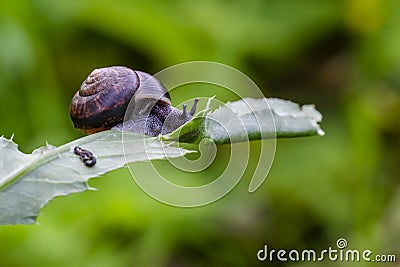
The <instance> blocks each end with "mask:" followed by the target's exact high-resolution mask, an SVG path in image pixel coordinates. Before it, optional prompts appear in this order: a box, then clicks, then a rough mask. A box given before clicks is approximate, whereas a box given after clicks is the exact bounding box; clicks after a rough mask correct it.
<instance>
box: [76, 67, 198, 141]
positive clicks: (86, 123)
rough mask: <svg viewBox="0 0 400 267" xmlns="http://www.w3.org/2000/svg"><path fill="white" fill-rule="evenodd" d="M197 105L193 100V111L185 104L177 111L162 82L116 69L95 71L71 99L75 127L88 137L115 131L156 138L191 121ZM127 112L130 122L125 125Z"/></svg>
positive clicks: (140, 73)
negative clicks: (88, 135) (125, 131)
mask: <svg viewBox="0 0 400 267" xmlns="http://www.w3.org/2000/svg"><path fill="white" fill-rule="evenodd" d="M131 100H133V102H132V104H130V102H131ZM198 101H199V99H198V98H196V99H195V100H194V104H193V107H192V109H191V110H190V111H187V106H186V104H184V105H183V106H182V110H179V109H176V108H174V107H172V105H171V97H170V95H169V93H168V91H167V89H166V88H165V87H164V86H163V85H162V84H161V82H160V81H159V80H157V79H156V78H154V77H153V76H151V75H150V74H148V73H145V72H141V71H134V70H131V69H130V68H127V67H122V66H113V67H107V68H100V69H95V70H93V71H92V73H91V74H90V75H89V76H88V77H87V78H86V80H85V81H84V82H83V83H82V85H81V87H80V89H79V91H78V92H76V93H75V95H74V97H73V98H72V101H71V106H70V116H71V119H72V122H73V123H74V127H75V128H77V129H78V130H80V131H82V132H84V133H87V134H92V133H96V132H100V131H105V130H109V129H111V128H113V129H119V130H122V129H123V130H128V131H132V132H135V133H139V134H146V135H149V136H157V135H159V134H167V133H170V132H172V131H174V130H175V129H177V128H178V127H180V126H181V125H183V124H185V123H186V122H188V121H190V120H191V119H192V117H193V115H194V113H195V112H196V106H197V103H198ZM127 109H129V110H128V111H127ZM126 112H128V113H127V114H128V115H129V118H128V119H127V120H126V119H125V121H124V116H125V114H126ZM125 118H127V117H125Z"/></svg>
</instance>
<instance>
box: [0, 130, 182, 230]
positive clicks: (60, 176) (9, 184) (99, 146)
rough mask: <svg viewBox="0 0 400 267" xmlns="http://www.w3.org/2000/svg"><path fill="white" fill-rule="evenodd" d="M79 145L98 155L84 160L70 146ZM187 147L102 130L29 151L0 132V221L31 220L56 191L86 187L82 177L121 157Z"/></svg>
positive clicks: (143, 157)
mask: <svg viewBox="0 0 400 267" xmlns="http://www.w3.org/2000/svg"><path fill="white" fill-rule="evenodd" d="M75 146H80V147H82V148H84V149H87V150H89V151H91V152H92V153H93V154H94V155H95V156H96V158H97V163H96V164H95V165H94V166H93V167H87V166H85V165H84V164H83V163H82V162H81V160H80V158H79V156H77V155H75V154H74V152H73V148H74V147H75ZM188 152H190V151H188V150H185V149H180V148H176V147H172V146H170V145H167V144H165V143H162V142H161V141H160V140H159V139H158V138H151V137H144V136H141V135H136V134H132V133H123V134H122V133H121V132H118V131H105V132H101V133H97V134H93V135H90V136H86V137H83V138H80V139H78V140H75V141H73V142H71V143H68V144H65V145H63V146H60V147H58V148H56V147H54V146H51V145H48V144H47V145H46V146H44V147H41V148H39V149H36V150H35V151H34V152H33V153H32V154H24V153H22V152H20V151H19V150H18V147H17V144H15V143H14V142H13V141H12V140H8V139H6V138H4V137H0V224H30V223H34V222H35V221H36V218H37V216H38V213H39V210H40V209H41V208H42V207H43V206H44V205H46V203H47V202H48V201H50V200H51V199H53V198H54V197H56V196H64V195H69V194H71V193H76V192H82V191H85V190H88V189H90V188H89V187H88V184H87V181H88V180H89V179H90V178H92V177H98V176H100V175H102V174H104V173H106V172H108V171H111V170H115V169H118V168H120V167H122V166H124V165H125V164H126V162H137V161H147V160H152V159H163V158H166V157H169V158H173V157H179V156H182V155H184V154H186V153H188Z"/></svg>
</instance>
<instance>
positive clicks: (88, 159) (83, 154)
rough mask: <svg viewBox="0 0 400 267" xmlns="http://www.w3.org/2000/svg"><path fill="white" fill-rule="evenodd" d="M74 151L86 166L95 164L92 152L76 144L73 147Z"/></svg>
mask: <svg viewBox="0 0 400 267" xmlns="http://www.w3.org/2000/svg"><path fill="white" fill-rule="evenodd" d="M74 153H75V154H76V155H78V156H79V157H80V158H81V160H82V162H83V163H84V164H85V165H86V166H88V167H92V166H93V165H95V164H96V157H95V156H93V153H92V152H90V151H89V150H86V149H83V148H81V147H79V146H76V147H74Z"/></svg>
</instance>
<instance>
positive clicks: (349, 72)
mask: <svg viewBox="0 0 400 267" xmlns="http://www.w3.org/2000/svg"><path fill="white" fill-rule="evenodd" d="M399 14H400V1H397V0H349V1H320V0H305V1H289V0H280V1H267V0H265V1H262V0H251V1H244V0H243V1H222V0H221V1H211V0H203V1H183V0H181V1H178V0H174V1H160V0H158V1H154V0H153V1H128V0H115V1H105V0H97V1H93V0H89V1H78V0H69V1H45V0H31V1H29V0H12V1H11V0H2V1H1V3H0V125H1V132H0V134H1V135H4V136H6V137H10V136H11V135H12V134H14V135H15V136H14V140H15V141H16V142H17V143H18V144H19V147H20V149H21V150H22V151H23V152H26V153H30V152H31V151H32V149H34V148H36V147H38V146H41V145H43V144H44V143H45V142H46V141H48V142H49V143H51V144H53V145H57V146H58V145H61V144H64V143H66V142H69V141H71V140H73V139H75V138H78V137H80V136H82V135H81V134H80V133H79V132H78V131H77V130H75V129H74V128H73V126H72V123H71V122H70V119H69V103H70V100H71V98H72V95H73V94H74V92H75V91H76V90H77V89H78V88H79V86H80V83H81V82H82V81H83V80H84V79H85V77H86V76H87V75H88V74H89V73H90V72H91V70H93V69H94V68H97V67H103V66H110V65H126V66H129V67H131V68H133V69H137V70H143V71H146V72H149V73H156V72H157V71H160V70H162V69H163V68H165V67H168V66H171V65H174V64H178V63H182V62H185V61H193V60H210V61H217V62H221V63H224V64H228V65H230V66H233V67H235V68H237V69H239V70H241V71H243V72H244V73H246V74H247V75H248V76H249V77H250V78H252V79H253V80H254V81H255V82H256V83H257V85H258V86H259V87H260V88H261V89H262V90H263V92H264V94H265V95H266V96H273V97H279V98H283V99H290V100H293V101H296V102H299V103H301V104H306V103H314V104H316V106H317V108H318V109H319V110H320V111H321V112H322V113H323V115H324V118H323V123H322V126H323V129H324V130H325V131H326V136H324V137H317V138H302V139H290V140H288V139H287V140H279V141H278V143H277V151H276V157H275V161H274V164H273V166H272V169H271V172H270V174H269V176H268V178H267V180H266V181H265V182H264V184H263V185H262V187H261V188H260V189H259V190H258V191H256V192H255V193H253V194H249V193H248V192H247V187H248V183H249V181H250V176H249V173H251V170H249V172H248V173H247V175H246V176H245V177H244V179H242V181H241V182H240V183H239V185H238V186H237V187H236V188H235V189H234V190H233V191H232V192H230V193H229V194H228V195H227V196H225V197H224V198H223V199H222V200H220V201H217V202H216V203H214V204H211V205H208V206H205V207H201V208H192V209H182V208H175V207H170V206H167V205H164V204H162V203H159V202H157V201H155V200H154V199H152V198H150V197H149V196H147V195H146V194H145V193H144V192H142V191H141V190H140V189H139V188H138V186H137V185H136V184H135V183H134V181H133V179H132V178H131V177H130V176H129V173H128V170H127V169H122V170H118V171H114V172H112V173H109V174H107V175H104V176H103V177H102V178H101V179H95V180H92V181H91V182H90V185H91V186H92V187H96V188H98V189H99V190H98V191H88V192H84V193H81V194H74V195H71V196H68V197H60V198H57V199H56V200H54V201H52V202H51V203H50V204H49V205H48V206H46V207H45V208H44V209H43V210H42V211H41V216H40V217H39V220H38V222H39V223H38V225H31V226H3V227H0V266H1V267H8V266H10V267H11V266H12V267H19V266H21V267H22V266H96V267H101V266H256V265H267V263H266V262H264V263H259V262H258V261H257V258H256V253H257V251H258V250H259V249H261V248H262V247H263V246H264V244H267V245H268V247H269V248H271V249H272V248H273V249H280V248H284V249H287V250H290V249H305V248H314V249H316V250H322V249H326V248H328V247H329V246H331V247H333V248H335V247H336V245H335V244H336V240H337V239H338V238H346V239H347V241H348V243H349V248H351V249H360V250H363V249H370V250H372V251H373V252H374V254H396V255H397V260H398V261H399V260H400V255H399V251H400V227H399V225H400V208H399V206H400V181H399V173H400V172H399V171H400V167H399V162H400V153H399V151H400V20H399ZM199 92H200V91H199V90H196V91H194V92H193V94H191V95H186V96H183V97H188V98H189V97H190V98H191V97H195V96H198V95H196V94H199ZM201 96H207V95H201ZM172 97H174V96H172ZM183 97H182V98H183ZM217 98H218V99H222V100H226V98H228V97H226V96H224V95H217ZM183 100H184V99H179V97H177V98H175V99H174V100H173V101H174V102H176V103H179V102H180V101H183ZM251 146H252V147H254V148H257V146H258V142H252V144H251ZM228 152H229V151H228V149H226V148H224V147H222V148H220V152H219V153H221V155H222V156H223V155H224V153H228ZM253 156H254V155H253ZM255 158H256V157H255ZM208 175H209V174H208V173H207V172H205V173H204V177H205V179H206V180H207V176H208ZM189 177H190V176H189ZM181 178H182V177H181ZM353 265H354V264H352V263H341V262H324V263H313V262H305V263H290V262H286V263H285V262H281V263H279V262H276V261H275V262H274V263H273V266H353ZM364 265H365V263H362V264H361V265H360V266H364ZM380 266H396V264H389V263H387V264H382V265H380Z"/></svg>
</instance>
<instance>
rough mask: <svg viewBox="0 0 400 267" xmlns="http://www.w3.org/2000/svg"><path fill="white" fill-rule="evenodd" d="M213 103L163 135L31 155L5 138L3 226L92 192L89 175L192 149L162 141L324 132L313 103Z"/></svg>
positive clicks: (0, 185) (88, 142)
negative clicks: (88, 158) (85, 153)
mask: <svg viewBox="0 0 400 267" xmlns="http://www.w3.org/2000/svg"><path fill="white" fill-rule="evenodd" d="M212 101H213V98H210V99H209V101H208V103H207V105H206V107H205V109H203V110H202V111H200V112H199V113H197V115H196V116H195V117H194V118H193V119H192V120H191V121H190V122H188V123H186V124H185V125H183V126H181V127H180V128H179V129H177V130H176V131H174V132H172V133H171V134H169V135H166V136H160V138H154V137H146V136H143V135H137V134H133V133H130V132H120V131H115V130H110V131H105V132H100V133H97V134H93V135H90V136H86V137H83V138H80V139H77V140H75V141H73V142H70V143H68V144H65V145H63V146H60V147H57V148H56V147H54V146H51V145H49V144H47V145H46V146H44V147H41V148H39V149H36V150H35V151H34V152H33V153H32V154H24V153H22V152H20V151H19V150H18V147H17V144H15V143H14V142H13V141H12V140H8V139H6V138H4V137H0V225H1V224H29V223H34V222H35V221H36V218H37V216H38V213H39V211H40V209H41V208H42V207H43V206H44V205H46V204H47V202H49V201H50V200H51V199H53V198H54V197H56V196H63V195H69V194H71V193H76V192H82V191H85V190H88V189H90V188H89V187H88V184H87V181H88V180H89V179H90V178H92V177H98V176H100V175H102V174H104V173H106V172H109V171H111V170H115V169H118V168H121V167H123V166H124V165H125V164H126V163H128V162H138V161H148V160H153V159H165V158H174V157H180V156H183V155H185V154H186V153H190V152H192V151H189V150H186V149H182V148H177V147H174V146H171V145H170V144H171V143H167V142H163V141H162V140H164V141H168V140H176V139H179V140H180V141H181V142H186V143H191V144H193V146H195V145H196V144H198V143H199V142H200V140H201V139H204V138H209V139H212V141H214V142H215V143H216V144H227V143H232V142H243V141H248V140H256V139H265V138H274V137H300V136H312V135H323V134H324V132H323V131H322V130H321V128H320V127H319V124H318V123H319V122H320V121H321V119H322V115H321V114H320V113H319V112H318V111H317V110H315V108H314V106H313V105H305V106H302V107H300V106H299V105H297V104H295V103H293V102H290V101H285V100H280V99H266V98H263V99H252V98H245V99H242V100H239V101H236V102H231V103H227V104H225V105H223V106H222V107H219V108H218V109H216V110H214V111H212V112H211V111H210V110H211V108H210V106H211V103H212ZM75 146H80V147H82V148H83V149H86V150H89V151H91V152H92V153H93V154H94V155H95V156H96V158H97V164H95V165H94V166H93V167H87V166H85V165H84V164H83V163H82V162H81V161H80V158H79V156H77V155H75V154H74V152H73V148H74V147H75ZM258 186H259V185H253V186H252V188H257V187H258ZM254 190H255V189H254Z"/></svg>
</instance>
